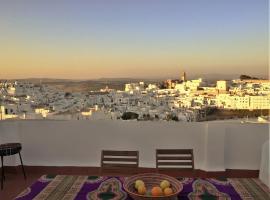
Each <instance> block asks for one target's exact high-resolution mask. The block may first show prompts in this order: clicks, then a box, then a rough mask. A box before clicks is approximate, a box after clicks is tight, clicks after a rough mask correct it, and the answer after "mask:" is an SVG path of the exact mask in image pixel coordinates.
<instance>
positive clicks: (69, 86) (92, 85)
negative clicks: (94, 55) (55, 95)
mask: <svg viewBox="0 0 270 200" xmlns="http://www.w3.org/2000/svg"><path fill="white" fill-rule="evenodd" d="M139 81H144V82H145V83H146V84H147V83H149V82H150V81H149V80H130V79H129V80H126V79H123V80H89V81H56V82H53V81H49V82H46V81H44V82H43V83H44V84H46V85H49V86H52V87H55V88H57V89H59V90H62V91H65V92H89V91H99V90H100V89H104V88H106V86H108V87H109V88H110V89H115V90H124V89H125V84H126V83H130V82H139Z"/></svg>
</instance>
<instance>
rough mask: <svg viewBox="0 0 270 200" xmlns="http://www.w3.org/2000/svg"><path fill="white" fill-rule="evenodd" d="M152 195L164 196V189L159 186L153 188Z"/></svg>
mask: <svg viewBox="0 0 270 200" xmlns="http://www.w3.org/2000/svg"><path fill="white" fill-rule="evenodd" d="M151 194H152V196H162V194H163V193H162V189H161V188H160V187H158V186H156V187H153V188H152V190H151Z"/></svg>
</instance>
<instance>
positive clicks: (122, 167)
mask: <svg viewBox="0 0 270 200" xmlns="http://www.w3.org/2000/svg"><path fill="white" fill-rule="evenodd" d="M138 167H139V152H138V151H114V150H102V152H101V168H100V174H101V175H102V174H104V173H106V172H110V173H112V172H113V173H115V172H116V173H118V174H119V173H120V174H123V173H138Z"/></svg>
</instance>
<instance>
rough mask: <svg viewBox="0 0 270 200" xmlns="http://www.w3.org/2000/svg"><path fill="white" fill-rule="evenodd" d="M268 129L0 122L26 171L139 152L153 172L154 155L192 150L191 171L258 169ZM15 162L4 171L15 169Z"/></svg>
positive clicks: (0, 139)
mask: <svg viewBox="0 0 270 200" xmlns="http://www.w3.org/2000/svg"><path fill="white" fill-rule="evenodd" d="M267 140H269V125H268V124H248V123H245V124H242V123H240V122H207V123H206V122H194V123H179V122H178V123H177V122H136V121H128V122H127V121H104V120H102V121H101V120H100V121H49V120H32V121H31V120H22V121H1V122H0V143H5V142H21V143H22V146H23V151H22V156H23V160H24V163H25V165H31V166H99V164H100V152H101V150H102V149H114V150H118V149H119V150H126V149H128V150H138V151H139V152H140V166H141V167H155V149H157V148H192V149H194V156H195V168H196V169H202V170H206V171H224V170H225V169H250V170H258V169H260V162H261V150H262V145H263V143H264V142H265V141H267ZM17 164H18V162H17V160H16V158H15V157H14V156H12V157H10V158H9V159H8V160H7V161H6V165H17Z"/></svg>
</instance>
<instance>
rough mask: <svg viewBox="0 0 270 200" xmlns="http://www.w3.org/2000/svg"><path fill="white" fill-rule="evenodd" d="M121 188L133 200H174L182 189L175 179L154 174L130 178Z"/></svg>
mask: <svg viewBox="0 0 270 200" xmlns="http://www.w3.org/2000/svg"><path fill="white" fill-rule="evenodd" d="M123 187H124V189H125V190H126V192H127V193H128V194H129V196H130V197H132V198H133V199H134V200H150V199H155V200H175V199H177V195H178V194H179V193H180V192H181V190H182V189H183V186H182V184H181V183H180V182H179V181H178V180H177V179H175V178H173V177H171V176H167V175H164V174H156V173H147V174H138V175H135V176H131V177H129V178H127V179H126V180H125V182H124V185H123Z"/></svg>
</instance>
